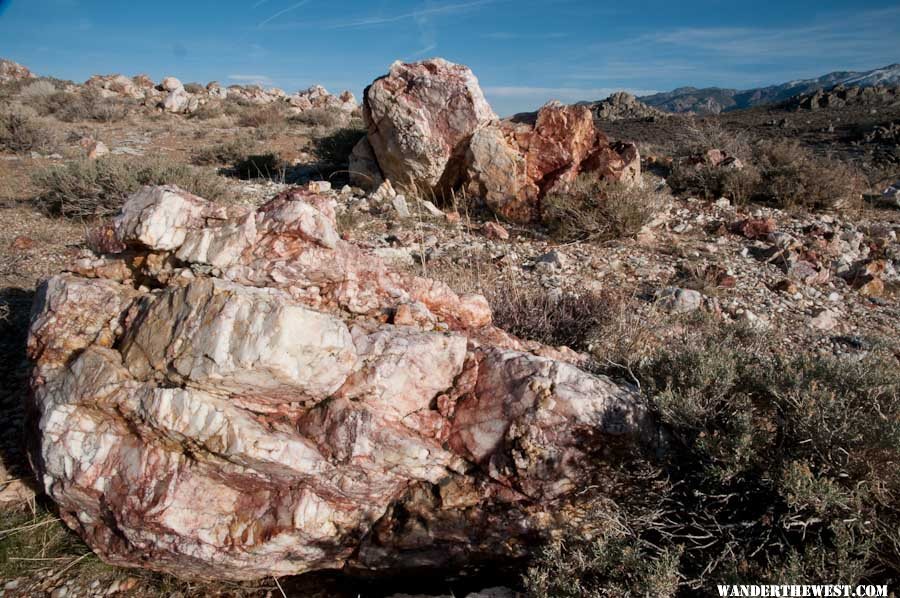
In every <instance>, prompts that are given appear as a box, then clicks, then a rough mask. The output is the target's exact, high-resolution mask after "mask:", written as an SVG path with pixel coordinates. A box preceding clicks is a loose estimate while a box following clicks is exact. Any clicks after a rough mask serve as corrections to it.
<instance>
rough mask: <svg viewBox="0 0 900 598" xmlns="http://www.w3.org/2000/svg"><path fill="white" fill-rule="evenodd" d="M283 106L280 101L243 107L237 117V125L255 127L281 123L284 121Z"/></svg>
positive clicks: (272, 125)
mask: <svg viewBox="0 0 900 598" xmlns="http://www.w3.org/2000/svg"><path fill="white" fill-rule="evenodd" d="M286 118H287V116H286V113H285V108H284V106H283V105H282V104H280V103H273V104H267V105H265V106H253V107H251V108H247V109H245V110H244V111H243V112H242V113H241V114H240V116H239V117H238V126H241V127H253V128H257V129H261V128H266V127H274V126H278V125H283V124H284V123H285V121H286Z"/></svg>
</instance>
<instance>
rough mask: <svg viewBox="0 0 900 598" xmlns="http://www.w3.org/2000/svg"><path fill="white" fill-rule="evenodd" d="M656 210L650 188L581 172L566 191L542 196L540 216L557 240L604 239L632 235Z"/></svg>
mask: <svg viewBox="0 0 900 598" xmlns="http://www.w3.org/2000/svg"><path fill="white" fill-rule="evenodd" d="M658 209H659V200H658V198H657V197H656V195H655V194H654V193H653V192H652V191H649V190H647V189H643V188H641V187H638V186H636V185H625V184H622V183H608V182H603V181H598V180H596V179H594V178H591V177H589V176H584V175H583V176H581V177H579V178H578V179H577V180H576V181H575V183H574V184H573V185H572V186H571V188H570V189H569V191H568V192H566V193H551V194H549V195H547V196H546V197H545V198H544V199H543V201H542V203H541V210H542V216H541V218H542V221H543V223H544V224H545V225H546V226H547V227H548V228H549V229H550V232H551V233H552V234H553V235H554V237H556V238H557V239H559V240H561V241H579V240H592V241H593V240H597V241H607V240H610V239H619V238H623V237H628V236H631V235H634V234H636V233H637V232H638V231H640V229H641V227H642V226H644V225H645V224H647V223H648V222H649V221H650V219H651V218H652V217H653V215H654V213H655V212H656V211H657V210H658Z"/></svg>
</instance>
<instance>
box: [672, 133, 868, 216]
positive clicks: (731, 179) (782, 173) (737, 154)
mask: <svg viewBox="0 0 900 598" xmlns="http://www.w3.org/2000/svg"><path fill="white" fill-rule="evenodd" d="M679 141H680V145H679V148H680V149H679V152H678V156H676V159H675V161H674V163H673V165H672V169H671V172H670V173H669V177H668V183H669V185H670V186H671V187H672V188H673V189H675V190H676V191H679V192H686V193H696V194H698V195H700V196H702V197H705V198H709V199H712V198H718V197H727V198H728V199H730V200H732V201H733V202H735V203H737V204H744V203H747V202H749V201H756V202H761V203H768V204H771V205H774V206H776V207H778V208H782V209H802V210H808V211H815V210H828V209H846V208H854V207H857V206H858V204H859V201H860V199H861V197H862V192H863V190H864V186H865V180H864V178H863V177H862V176H861V174H860V173H859V172H858V171H857V170H856V169H855V168H854V167H852V166H851V165H849V164H847V163H845V162H841V161H839V160H835V159H832V158H829V157H825V156H818V155H816V154H815V153H813V151H812V150H810V149H809V148H806V147H804V146H803V145H801V144H800V143H798V142H796V141H791V140H779V141H768V140H765V141H759V142H757V143H756V144H753V145H751V144H750V143H749V142H748V141H747V138H746V137H745V136H744V135H742V134H741V133H733V132H729V131H727V130H726V129H724V128H723V127H721V126H720V125H717V124H713V123H703V122H702V123H699V124H698V123H694V124H692V125H690V126H688V127H686V128H685V132H684V133H683V134H682V136H681V138H680V140H679ZM714 149H717V150H721V151H723V152H724V153H725V155H727V156H729V157H733V158H737V159H738V160H739V161H740V162H741V163H742V167H740V168H739V167H735V166H733V165H732V166H729V167H724V166H718V165H712V164H706V163H696V162H695V161H693V160H691V158H694V157H697V156H703V155H704V154H705V153H706V152H707V151H709V150H714Z"/></svg>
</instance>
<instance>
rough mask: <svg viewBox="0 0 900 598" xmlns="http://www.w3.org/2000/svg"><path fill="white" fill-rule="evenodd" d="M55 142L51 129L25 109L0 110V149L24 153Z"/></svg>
mask: <svg viewBox="0 0 900 598" xmlns="http://www.w3.org/2000/svg"><path fill="white" fill-rule="evenodd" d="M54 142H55V135H54V133H53V130H52V129H51V128H50V127H48V126H47V125H46V124H45V123H43V122H42V121H41V120H39V119H37V118H34V117H33V116H30V115H29V114H28V113H27V112H26V111H25V110H5V111H3V112H0V149H2V150H5V151H9V152H13V153H25V152H31V151H37V152H39V151H45V150H48V149H50V148H51V147H52V146H53V144H54Z"/></svg>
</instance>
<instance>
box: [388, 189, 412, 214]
mask: <svg viewBox="0 0 900 598" xmlns="http://www.w3.org/2000/svg"><path fill="white" fill-rule="evenodd" d="M391 205H392V206H394V211H395V212H396V213H397V216H399V217H400V218H409V217H411V216H412V214H411V213H410V212H409V205H408V204H407V203H406V197H404V196H403V195H396V196H394V199H392V200H391Z"/></svg>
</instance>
